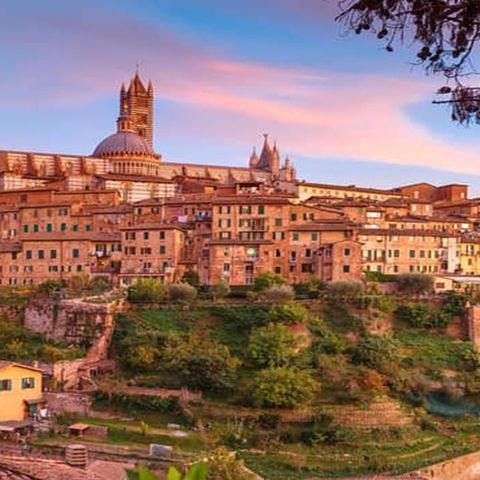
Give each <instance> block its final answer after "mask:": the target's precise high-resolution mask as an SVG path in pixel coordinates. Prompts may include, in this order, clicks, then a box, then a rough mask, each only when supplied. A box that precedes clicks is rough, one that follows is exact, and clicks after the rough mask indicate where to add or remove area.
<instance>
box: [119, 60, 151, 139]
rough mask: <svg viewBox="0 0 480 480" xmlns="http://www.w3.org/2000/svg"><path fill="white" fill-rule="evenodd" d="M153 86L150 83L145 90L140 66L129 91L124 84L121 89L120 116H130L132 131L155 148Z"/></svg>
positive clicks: (131, 81)
mask: <svg viewBox="0 0 480 480" xmlns="http://www.w3.org/2000/svg"><path fill="white" fill-rule="evenodd" d="M153 103H154V94H153V85H152V82H151V81H150V82H149V83H148V88H145V84H144V83H143V81H142V79H141V77H140V72H139V65H138V64H137V68H136V70H135V74H134V76H133V78H132V79H131V80H130V83H129V86H128V89H127V90H126V89H125V84H122V87H121V89H120V116H124V115H125V114H128V116H129V122H128V123H129V125H131V130H132V131H134V132H135V133H137V134H138V135H140V136H141V137H143V138H144V139H145V140H147V142H148V143H149V145H150V146H151V147H152V148H153Z"/></svg>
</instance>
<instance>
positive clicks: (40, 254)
mask: <svg viewBox="0 0 480 480" xmlns="http://www.w3.org/2000/svg"><path fill="white" fill-rule="evenodd" d="M44 258H45V250H39V251H38V259H39V260H43V259H44Z"/></svg>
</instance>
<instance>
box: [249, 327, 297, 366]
mask: <svg viewBox="0 0 480 480" xmlns="http://www.w3.org/2000/svg"><path fill="white" fill-rule="evenodd" d="M297 345H298V340H297V338H296V337H295V336H294V335H293V333H292V332H291V331H290V330H289V328H288V327H286V326H285V325H282V324H274V323H270V324H269V325H267V326H266V327H260V328H257V329H256V330H255V331H254V332H253V333H252V334H251V335H250V341H249V345H248V354H249V356H250V358H251V359H252V360H253V361H254V362H255V364H256V365H257V366H259V367H281V366H284V365H287V364H288V363H289V362H290V361H291V360H292V358H293V355H294V350H295V348H296V347H297Z"/></svg>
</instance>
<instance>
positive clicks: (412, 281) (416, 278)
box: [397, 273, 433, 295]
mask: <svg viewBox="0 0 480 480" xmlns="http://www.w3.org/2000/svg"><path fill="white" fill-rule="evenodd" d="M432 287H433V279H432V277H430V276H428V275H424V274H422V273H404V274H402V275H398V277H397V288H398V290H399V292H401V293H405V294H407V295H421V294H424V293H429V292H430V291H431V290H432Z"/></svg>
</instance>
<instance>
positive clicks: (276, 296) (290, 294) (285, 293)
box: [259, 284, 295, 305]
mask: <svg viewBox="0 0 480 480" xmlns="http://www.w3.org/2000/svg"><path fill="white" fill-rule="evenodd" d="M259 298H261V299H262V300H264V301H265V302H267V303H273V304H281V305H283V304H286V303H289V302H291V301H292V300H293V299H294V298H295V292H294V291H293V288H292V287H291V286H290V285H278V284H275V285H272V286H271V287H268V288H266V289H265V290H262V291H261V293H260V296H259Z"/></svg>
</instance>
